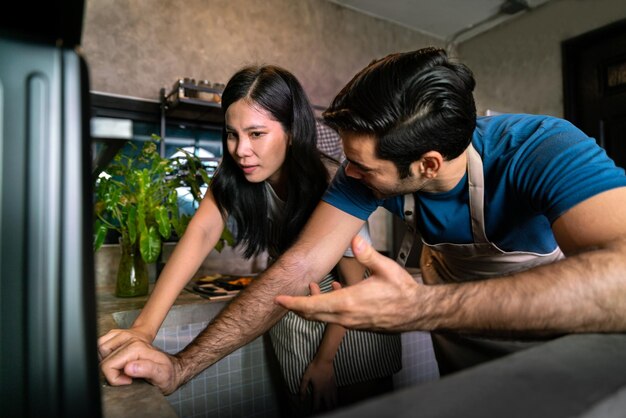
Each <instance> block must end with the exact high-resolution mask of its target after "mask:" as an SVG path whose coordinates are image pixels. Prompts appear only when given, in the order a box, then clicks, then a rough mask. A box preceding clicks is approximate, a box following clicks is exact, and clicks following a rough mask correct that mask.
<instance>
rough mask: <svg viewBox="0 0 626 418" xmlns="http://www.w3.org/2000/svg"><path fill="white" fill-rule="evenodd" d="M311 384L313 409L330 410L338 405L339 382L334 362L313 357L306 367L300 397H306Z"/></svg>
mask: <svg viewBox="0 0 626 418" xmlns="http://www.w3.org/2000/svg"><path fill="white" fill-rule="evenodd" d="M309 385H310V386H311V393H312V396H313V410H314V411H323V410H330V409H332V408H334V407H335V406H337V382H336V381H335V371H334V370H333V362H332V360H331V361H327V360H318V359H317V358H315V359H313V361H312V362H311V364H309V366H308V367H307V368H306V371H305V372H304V376H302V383H301V384H300V398H301V399H304V398H305V397H306V392H307V388H308V387H309Z"/></svg>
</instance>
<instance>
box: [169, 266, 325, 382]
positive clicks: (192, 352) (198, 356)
mask: <svg viewBox="0 0 626 418" xmlns="http://www.w3.org/2000/svg"><path fill="white" fill-rule="evenodd" d="M290 260H296V261H295V262H291V261H290ZM301 260H305V257H299V256H297V255H294V256H293V257H289V258H287V259H286V260H282V259H279V261H277V262H276V264H274V266H272V267H271V268H270V269H268V270H267V271H266V272H265V273H264V274H262V275H261V276H260V277H259V278H257V279H255V280H253V281H252V283H251V284H250V285H249V286H248V287H247V288H246V289H245V290H244V291H242V292H241V293H240V294H239V295H238V296H237V297H236V298H235V299H233V300H232V301H231V302H230V303H229V304H228V306H226V307H225V308H224V310H223V311H222V312H220V314H219V315H218V316H216V317H215V319H214V320H213V321H211V323H210V324H209V326H208V327H207V328H206V329H205V330H204V331H202V332H201V333H200V334H199V335H198V336H197V337H196V338H195V339H194V340H193V341H192V342H191V343H190V344H189V345H188V346H187V347H186V348H185V349H184V350H182V351H181V352H180V353H178V354H177V355H176V358H177V359H178V365H177V368H178V370H177V371H178V372H179V373H181V374H180V377H179V379H180V382H179V385H180V384H182V383H185V382H186V381H188V380H189V379H191V378H192V377H193V376H195V375H196V374H198V373H199V372H201V371H202V370H204V369H205V368H207V367H208V366H210V365H212V364H213V363H215V362H217V361H218V360H220V359H221V358H223V357H225V356H226V355H228V354H230V353H231V352H233V351H234V350H236V349H238V348H239V347H241V346H243V345H245V344H247V343H249V342H250V341H252V340H254V339H255V338H257V337H258V336H260V335H262V334H263V333H264V332H266V331H267V330H268V329H270V328H271V327H272V326H273V325H274V324H275V323H276V322H278V320H279V319H280V318H281V317H282V316H283V315H284V314H285V313H286V312H287V311H286V310H285V309H283V308H281V307H280V306H278V305H277V304H276V303H274V298H275V296H276V295H277V294H279V293H287V294H293V295H304V294H306V292H307V289H308V284H309V282H310V281H311V280H314V279H315V277H314V276H316V273H315V272H308V270H307V264H306V263H304V262H301ZM294 278H295V279H294Z"/></svg>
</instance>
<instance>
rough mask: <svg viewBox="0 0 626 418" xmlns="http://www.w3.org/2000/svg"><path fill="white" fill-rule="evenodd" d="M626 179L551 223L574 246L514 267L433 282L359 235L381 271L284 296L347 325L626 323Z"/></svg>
mask: <svg viewBox="0 0 626 418" xmlns="http://www.w3.org/2000/svg"><path fill="white" fill-rule="evenodd" d="M625 205H626V188H619V189H614V190H610V191H607V192H604V193H602V194H599V195H597V196H594V197H592V198H590V199H587V200H586V201H584V202H582V203H580V204H579V205H577V206H575V207H574V208H572V209H570V210H569V211H568V212H566V213H565V214H564V215H562V216H561V217H560V218H559V219H557V221H556V222H555V223H554V225H553V231H554V234H555V236H556V238H557V241H558V242H559V245H560V246H561V248H562V249H563V251H564V252H565V253H566V255H567V256H568V257H567V258H566V259H564V260H561V261H558V262H556V263H553V264H549V265H544V266H540V267H536V268H533V269H530V270H527V271H525V272H520V273H516V274H512V275H509V276H506V277H501V278H494V279H489V280H482V281H473V282H466V283H454V284H442V285H433V286H425V285H421V284H418V283H417V282H415V281H414V280H413V279H412V278H411V276H410V275H409V274H408V273H407V272H406V271H405V270H404V269H403V268H401V267H400V266H399V265H398V264H396V263H395V262H393V261H392V260H391V259H388V258H386V257H383V256H382V255H380V254H378V253H376V251H375V250H374V249H373V248H371V247H370V246H369V245H367V244H366V243H364V242H362V240H360V239H359V238H358V237H357V238H355V240H354V242H353V247H354V253H355V256H356V257H357V259H358V260H359V261H360V262H361V263H362V264H364V265H365V266H367V267H369V268H370V270H371V271H372V272H373V274H372V275H371V276H370V278H369V279H368V280H365V281H363V282H362V283H359V284H357V285H355V286H351V287H349V288H345V289H341V290H339V291H336V292H332V293H328V294H323V295H319V296H311V297H307V298H301V297H291V296H279V297H277V298H276V301H277V303H279V304H280V305H281V306H283V307H285V308H287V309H290V310H293V311H294V312H296V313H298V314H300V315H302V316H304V317H306V318H308V319H314V320H319V321H327V322H335V323H339V324H341V325H343V326H345V327H347V328H361V329H376V330H388V331H408V330H437V329H438V330H454V331H459V332H469V333H480V334H486V335H503V336H506V335H526V336H533V335H534V336H544V335H554V334H560V333H571V332H624V331H626V211H624V210H623V208H624V207H625Z"/></svg>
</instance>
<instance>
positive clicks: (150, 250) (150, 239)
mask: <svg viewBox="0 0 626 418" xmlns="http://www.w3.org/2000/svg"><path fill="white" fill-rule="evenodd" d="M139 251H140V252H141V258H143V260H144V261H145V262H146V263H154V262H155V261H157V258H159V254H160V253H161V238H160V237H159V233H158V231H157V229H156V228H155V227H154V226H151V227H150V228H148V233H147V234H141V237H140V239H139Z"/></svg>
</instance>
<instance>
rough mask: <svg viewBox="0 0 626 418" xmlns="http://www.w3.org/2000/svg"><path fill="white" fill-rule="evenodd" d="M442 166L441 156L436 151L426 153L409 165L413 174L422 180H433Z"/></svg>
mask: <svg viewBox="0 0 626 418" xmlns="http://www.w3.org/2000/svg"><path fill="white" fill-rule="evenodd" d="M442 166H443V156H442V155H441V154H440V153H439V152H438V151H428V152H426V153H424V154H423V155H422V157H421V158H420V159H419V160H417V161H414V162H413V163H412V164H411V170H412V171H413V174H414V175H416V174H419V175H420V176H421V177H423V178H427V179H434V178H435V177H437V174H438V173H439V170H440V169H441V167H442Z"/></svg>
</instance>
